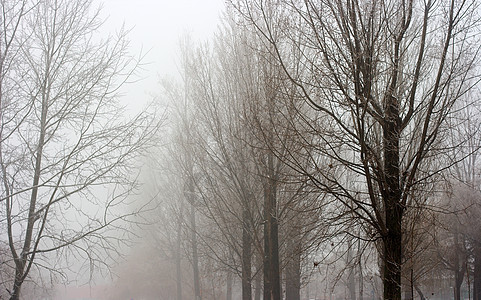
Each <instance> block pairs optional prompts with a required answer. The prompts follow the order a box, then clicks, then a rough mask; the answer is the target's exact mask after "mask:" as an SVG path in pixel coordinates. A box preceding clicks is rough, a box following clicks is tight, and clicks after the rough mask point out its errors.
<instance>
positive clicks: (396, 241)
mask: <svg viewBox="0 0 481 300" xmlns="http://www.w3.org/2000/svg"><path fill="white" fill-rule="evenodd" d="M393 86H395V83H393ZM398 106H399V104H398V102H397V99H396V98H395V97H393V96H392V95H388V96H387V97H386V104H385V114H386V117H385V124H384V126H383V141H384V176H385V179H384V182H383V185H384V186H385V188H384V190H383V191H382V198H383V201H384V207H385V222H386V232H385V233H384V236H383V243H384V248H383V249H384V250H383V252H384V253H383V256H382V257H383V259H384V277H383V284H384V299H389V300H401V263H402V230H401V228H402V227H401V226H402V225H401V224H402V217H403V207H402V203H401V195H402V193H401V186H400V174H399V159H400V157H399V133H400V127H401V125H400V119H399V107H398Z"/></svg>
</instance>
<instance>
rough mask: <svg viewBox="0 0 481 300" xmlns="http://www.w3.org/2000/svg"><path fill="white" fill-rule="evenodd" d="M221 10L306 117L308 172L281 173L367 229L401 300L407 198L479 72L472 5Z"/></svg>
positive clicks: (284, 4) (388, 295)
mask: <svg viewBox="0 0 481 300" xmlns="http://www.w3.org/2000/svg"><path fill="white" fill-rule="evenodd" d="M231 2H232V5H234V6H235V7H237V9H238V11H239V12H240V13H241V14H242V16H244V17H245V19H246V20H247V22H246V26H248V27H249V28H252V29H253V30H255V31H256V32H258V33H259V36H260V37H261V38H263V40H264V41H265V45H264V46H265V47H262V48H261V49H259V50H260V51H262V53H267V54H270V55H271V57H272V59H274V60H276V61H277V63H278V64H279V65H280V66H281V67H282V69H283V70H284V73H285V74H286V76H287V77H288V78H289V79H290V80H291V82H293V83H294V84H295V85H296V87H297V89H298V90H299V91H300V93H301V94H302V97H303V99H302V101H305V105H306V106H308V107H310V108H311V109H312V111H311V112H310V113H303V114H302V116H303V118H300V122H299V123H300V124H301V126H304V128H307V130H306V131H305V132H310V133H311V134H312V135H311V136H305V133H303V135H304V141H305V142H306V145H305V146H306V147H310V148H313V149H315V152H316V154H313V155H312V156H311V163H312V164H313V165H315V166H316V167H315V168H313V169H315V172H308V170H305V169H303V168H302V167H301V166H299V164H297V161H296V160H295V159H294V158H292V157H291V159H290V160H289V164H291V165H293V166H294V167H295V168H296V169H297V170H299V171H300V172H302V173H303V174H305V175H306V176H309V177H310V179H311V180H312V182H313V183H315V184H316V185H317V187H318V188H319V189H320V190H322V191H323V192H326V193H328V194H330V195H332V196H333V197H334V198H335V199H336V200H337V201H339V203H342V204H343V205H344V206H346V207H347V209H349V210H351V211H352V212H353V213H354V214H355V215H356V218H359V219H361V220H363V222H364V223H365V224H368V225H369V226H371V227H372V228H373V229H374V233H375V234H374V235H373V236H372V238H374V239H378V238H379V239H381V241H382V247H381V248H380V256H381V258H382V261H383V266H382V272H381V273H382V276H383V284H384V298H385V299H401V266H402V263H403V261H402V253H403V250H402V239H403V232H404V229H403V225H402V224H403V219H404V216H405V212H406V209H409V207H408V203H409V201H408V200H409V199H410V197H411V195H412V192H413V191H415V190H416V189H417V188H420V187H421V186H420V183H423V182H425V181H426V180H428V179H430V178H432V176H433V175H435V174H437V173H438V172H439V171H440V170H442V169H443V168H445V167H446V165H442V164H441V163H439V164H431V163H428V162H430V161H431V158H432V157H433V155H435V154H436V155H439V154H441V153H443V149H439V148H438V147H437V145H438V144H439V138H440V136H442V134H443V133H445V131H443V128H444V127H445V125H446V122H445V121H446V118H447V116H448V115H449V114H450V113H451V111H452V107H453V105H454V103H456V101H457V100H458V99H459V98H460V97H461V96H462V95H463V94H464V93H465V92H466V91H467V90H469V89H470V88H472V86H473V82H475V81H473V80H470V79H472V78H473V77H476V76H478V75H479V74H476V73H474V72H473V67H474V66H475V65H476V63H477V61H478V58H479V57H478V52H479V43H478V40H477V36H476V32H478V30H479V24H478V19H477V18H476V17H475V13H476V9H477V7H478V3H477V2H469V3H468V2H466V1H455V0H452V1H449V2H440V1H439V2H438V1H414V0H404V1H389V0H381V1H362V0H354V1H347V2H342V1H335V0H333V1H330V0H326V1H321V2H316V1H310V0H307V1H270V0H258V1H231ZM444 153H446V151H445V152H444ZM320 157H322V158H324V159H323V160H320V159H319V158H320ZM329 161H330V163H329ZM339 174H341V176H339ZM350 174H351V175H352V176H357V178H358V180H357V182H356V183H355V184H353V183H352V182H346V180H345V178H346V176H348V175H350ZM348 178H350V177H348ZM418 202H419V203H417V205H418V206H419V205H422V203H421V202H420V201H418Z"/></svg>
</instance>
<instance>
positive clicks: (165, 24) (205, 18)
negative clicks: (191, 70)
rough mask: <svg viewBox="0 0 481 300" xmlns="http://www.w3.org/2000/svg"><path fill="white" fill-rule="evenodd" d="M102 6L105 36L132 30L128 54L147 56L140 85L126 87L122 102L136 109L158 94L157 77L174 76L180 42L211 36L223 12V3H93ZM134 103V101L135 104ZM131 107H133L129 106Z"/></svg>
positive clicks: (180, 0) (114, 0)
mask: <svg viewBox="0 0 481 300" xmlns="http://www.w3.org/2000/svg"><path fill="white" fill-rule="evenodd" d="M94 1H95V2H94V5H95V6H97V5H98V4H101V3H103V9H102V17H103V18H107V22H106V24H105V26H104V30H106V32H110V33H115V31H116V30H119V29H120V28H121V26H122V24H125V27H126V28H131V29H132V30H131V32H130V34H129V40H130V41H131V52H132V53H133V54H135V53H137V54H138V53H140V51H143V52H147V51H148V54H147V56H146V57H145V59H144V61H143V62H144V63H147V65H145V66H144V67H143V70H142V72H141V77H142V78H143V79H142V80H141V81H140V82H136V83H133V84H129V85H128V86H127V87H126V91H127V92H126V96H125V97H124V99H123V100H127V101H129V102H135V106H136V107H138V106H140V105H142V104H144V103H146V102H148V101H149V100H150V99H152V95H155V94H158V90H159V87H160V85H159V83H158V82H159V76H165V75H168V76H176V72H177V69H176V68H177V65H176V64H177V62H178V58H179V56H178V55H177V52H178V49H179V48H178V44H179V38H180V36H181V35H182V34H184V33H189V34H190V35H191V37H192V38H193V40H200V41H204V40H206V39H208V38H209V37H211V36H212V34H213V33H214V31H215V30H216V28H217V25H218V24H219V20H220V16H221V14H222V11H223V9H224V0H134V1H132V0H94ZM134 99H135V100H134ZM131 104H132V103H131Z"/></svg>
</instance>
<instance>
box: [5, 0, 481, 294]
mask: <svg viewBox="0 0 481 300" xmlns="http://www.w3.org/2000/svg"><path fill="white" fill-rule="evenodd" d="M0 3H1V12H2V13H1V16H0V18H1V19H0V21H1V22H0V24H1V25H2V26H1V28H0V33H1V34H0V36H1V39H0V124H1V127H0V174H1V183H2V184H1V187H0V189H1V190H0V191H1V197H0V204H1V207H2V209H1V210H0V228H1V231H0V232H1V233H0V243H1V244H0V259H1V261H0V263H1V265H0V287H1V290H0V297H2V298H10V299H11V300H17V299H20V291H21V287H22V286H23V285H24V283H26V284H28V283H30V282H33V283H36V284H41V283H42V281H41V280H43V279H46V278H48V279H49V281H50V282H54V281H56V280H57V278H56V277H58V278H64V279H66V281H68V280H69V278H68V277H65V276H66V274H68V273H66V272H64V270H65V269H64V267H67V268H68V267H71V266H72V264H71V262H72V260H73V258H75V260H79V259H80V261H83V262H85V263H84V264H83V265H81V266H80V267H81V268H83V270H84V271H85V272H86V273H90V274H92V270H93V269H94V268H95V267H98V266H102V265H105V266H108V265H110V262H111V260H110V259H109V258H111V257H112V256H111V254H112V253H113V252H115V251H116V250H118V249H119V248H120V247H119V244H122V243H124V242H126V236H125V235H124V233H126V232H128V230H129V228H128V227H127V225H128V224H129V223H128V221H129V220H131V221H137V222H138V220H139V218H137V217H138V216H139V213H140V212H142V211H144V213H145V210H146V208H148V207H150V206H149V205H150V204H151V201H150V200H149V199H156V200H157V201H156V204H157V207H156V209H155V210H152V211H150V213H148V212H147V214H143V215H142V216H143V217H149V218H150V221H151V223H153V224H151V225H150V226H148V227H146V228H147V229H148V230H146V229H144V230H143V232H142V234H145V235H148V239H146V242H145V243H144V244H143V247H141V248H139V249H138V250H137V251H138V252H137V254H138V255H134V256H133V257H134V263H132V264H130V265H126V266H124V269H119V275H120V279H119V281H118V284H119V285H120V286H119V287H118V288H116V290H115V292H117V293H121V294H119V295H116V296H114V297H117V298H116V299H118V298H120V297H125V296H126V295H129V296H131V297H138V296H139V295H142V294H143V296H145V297H154V298H155V297H157V298H158V297H164V298H169V297H174V296H175V297H176V298H177V299H179V300H180V299H184V298H194V299H217V298H223V297H224V295H225V298H226V299H229V300H230V299H232V298H233V297H235V296H236V295H237V293H240V295H241V297H242V299H252V298H254V299H256V300H257V299H261V295H262V298H263V299H265V300H268V299H270V300H271V299H276V300H277V299H282V298H283V297H284V296H285V297H286V299H289V300H291V299H292V300H297V299H300V298H301V287H303V286H305V287H306V293H307V296H308V297H309V296H310V293H311V291H312V292H313V293H314V294H315V295H314V296H316V293H317V292H318V287H319V285H318V284H317V285H316V284H315V283H316V282H317V281H321V280H320V278H323V281H322V282H324V283H325V287H324V288H323V289H324V298H332V297H336V296H333V295H334V294H336V295H337V297H339V293H340V292H341V293H342V290H344V289H343V288H340V287H341V286H345V287H346V289H345V291H344V293H345V295H347V296H348V297H350V298H351V299H355V298H359V299H362V298H363V297H367V296H369V295H372V296H373V297H374V295H378V296H382V297H383V298H384V299H401V297H402V292H404V295H405V296H404V297H405V298H407V299H412V298H414V296H415V293H417V294H418V295H419V297H420V298H422V299H424V298H425V296H424V295H425V294H426V293H429V292H430V293H431V296H433V295H438V294H443V293H444V292H445V288H444V287H445V285H446V282H452V283H449V284H448V285H447V287H452V293H453V295H454V296H455V298H456V299H461V297H462V295H463V294H462V293H463V282H464V283H465V284H464V286H465V290H466V291H467V293H468V296H469V297H471V295H472V296H473V298H474V299H481V236H480V233H479V230H477V227H476V226H477V225H476V224H477V223H476V220H477V219H478V218H479V216H480V214H481V209H480V205H481V204H480V202H479V195H480V185H479V184H480V182H479V180H480V175H481V174H480V169H479V162H478V159H477V154H478V151H479V146H480V141H481V136H480V131H479V127H480V126H481V125H480V124H481V123H480V120H479V109H480V108H481V106H480V105H481V102H480V100H479V68H478V67H477V65H478V63H479V54H478V53H479V50H480V48H479V47H480V45H481V43H480V42H479V32H480V28H479V25H480V24H479V20H480V18H479V17H480V16H479V7H478V5H479V3H478V2H477V1H461V0H450V1H436V0H425V1H416V0H374V1H366V0H350V1H337V0H323V1H310V0H304V1H297V0H250V1H247V0H245V1H243V0H239V1H230V3H228V4H227V10H226V17H225V20H224V24H223V25H222V26H221V27H220V28H219V30H218V32H217V35H216V36H215V38H214V39H213V40H212V41H211V42H210V43H207V44H202V45H197V44H195V43H193V42H191V41H190V40H189V39H185V40H184V41H183V42H182V46H181V51H180V52H181V64H180V65H181V72H180V73H181V78H182V79H181V80H180V82H176V81H172V80H171V81H169V80H165V81H164V82H163V83H162V85H163V91H164V92H163V94H164V95H165V99H166V100H167V101H166V105H167V110H168V111H169V119H168V121H169V124H168V125H169V126H168V129H166V131H165V132H163V135H162V138H163V140H164V141H165V140H168V142H167V143H162V146H158V147H157V148H156V151H151V153H150V154H151V155H150V158H149V161H148V166H149V167H151V168H150V169H149V171H148V172H147V173H146V174H147V175H145V176H143V177H148V178H149V182H150V185H151V188H149V189H145V190H146V193H144V195H145V198H146V199H147V200H145V201H139V202H136V203H133V204H129V203H127V200H128V199H129V198H128V196H129V195H131V194H132V193H133V191H134V190H135V188H136V187H137V183H138V181H137V176H136V175H137V172H136V170H138V168H137V166H138V163H139V158H140V157H141V154H143V153H145V152H146V150H147V149H149V147H150V146H151V145H152V144H153V142H155V141H156V137H158V129H159V126H160V124H161V123H162V121H163V119H162V118H160V117H159V116H155V115H152V114H146V113H141V114H139V115H138V116H137V117H134V118H133V119H128V118H126V117H124V115H123V113H122V111H121V109H120V105H119V102H118V97H117V96H118V92H119V88H120V87H121V85H122V84H123V83H124V82H126V81H127V80H128V79H129V78H130V76H131V75H132V74H133V72H134V71H135V68H136V64H137V63H138V61H137V60H136V59H135V58H133V57H130V56H129V55H128V52H127V42H126V40H125V34H124V33H120V34H119V36H116V37H110V38H106V39H102V38H101V37H99V36H97V35H96V30H97V29H98V28H99V26H100V25H101V21H100V19H99V17H98V10H93V9H92V7H91V6H92V5H91V1H90V0H82V1H68V0H37V1H34V0H23V1H7V0H0ZM153 162H155V163H153ZM127 204H128V205H127ZM131 217H132V219H131ZM133 217H136V218H133ZM126 221H127V222H126ZM152 221H154V222H152ZM119 229H120V231H119ZM114 230H115V231H114ZM144 256H147V257H148V259H147V260H143V257H144ZM56 275H57V276H56ZM134 275H135V276H136V277H138V278H141V279H142V280H141V281H140V282H138V281H137V282H134V281H133V280H131V278H132V276H134ZM236 278H238V280H236ZM237 281H239V282H240V286H239V285H238V284H236V282H237ZM471 287H472V288H471ZM307 290H309V292H307ZM148 293H150V294H148ZM23 296H24V297H27V296H26V294H25V293H24V294H23ZM317 296H320V295H319V294H317Z"/></svg>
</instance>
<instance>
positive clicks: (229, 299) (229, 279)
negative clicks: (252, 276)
mask: <svg viewBox="0 0 481 300" xmlns="http://www.w3.org/2000/svg"><path fill="white" fill-rule="evenodd" d="M225 299H226V300H232V272H231V271H229V270H228V271H227V292H226V296H225Z"/></svg>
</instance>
